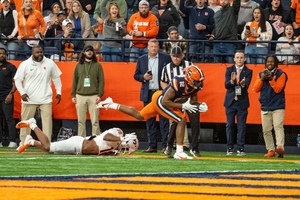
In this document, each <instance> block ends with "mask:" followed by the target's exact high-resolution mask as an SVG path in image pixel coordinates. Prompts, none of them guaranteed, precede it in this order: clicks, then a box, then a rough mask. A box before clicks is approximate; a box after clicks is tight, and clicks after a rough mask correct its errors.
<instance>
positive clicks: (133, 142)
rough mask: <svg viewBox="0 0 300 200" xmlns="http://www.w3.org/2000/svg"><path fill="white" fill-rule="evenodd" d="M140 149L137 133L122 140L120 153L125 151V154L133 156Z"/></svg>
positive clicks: (130, 134) (127, 135)
mask: <svg viewBox="0 0 300 200" xmlns="http://www.w3.org/2000/svg"><path fill="white" fill-rule="evenodd" d="M138 148H139V140H138V139H137V136H136V135H135V133H129V134H126V135H125V137H122V138H121V145H120V150H119V153H121V151H122V150H123V151H124V153H128V154H131V153H133V152H135V151H136V150H138Z"/></svg>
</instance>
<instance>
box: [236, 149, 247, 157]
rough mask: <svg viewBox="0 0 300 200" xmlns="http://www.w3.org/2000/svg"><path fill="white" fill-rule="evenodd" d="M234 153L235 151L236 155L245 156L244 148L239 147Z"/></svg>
mask: <svg viewBox="0 0 300 200" xmlns="http://www.w3.org/2000/svg"><path fill="white" fill-rule="evenodd" d="M236 153H237V155H238V156H245V155H246V153H245V150H244V149H239V150H237V151H236Z"/></svg>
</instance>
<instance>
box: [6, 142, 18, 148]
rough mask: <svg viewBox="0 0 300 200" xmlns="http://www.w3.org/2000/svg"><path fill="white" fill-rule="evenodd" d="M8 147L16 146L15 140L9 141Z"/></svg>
mask: <svg viewBox="0 0 300 200" xmlns="http://www.w3.org/2000/svg"><path fill="white" fill-rule="evenodd" d="M8 147H9V148H16V147H17V143H15V142H9V145H8Z"/></svg>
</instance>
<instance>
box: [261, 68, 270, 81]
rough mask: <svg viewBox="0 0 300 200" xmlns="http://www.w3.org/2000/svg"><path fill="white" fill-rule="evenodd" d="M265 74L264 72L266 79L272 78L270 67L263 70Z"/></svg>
mask: <svg viewBox="0 0 300 200" xmlns="http://www.w3.org/2000/svg"><path fill="white" fill-rule="evenodd" d="M263 74H264V78H263V79H264V80H266V81H269V80H271V79H272V73H271V71H269V70H268V69H266V70H265V71H263Z"/></svg>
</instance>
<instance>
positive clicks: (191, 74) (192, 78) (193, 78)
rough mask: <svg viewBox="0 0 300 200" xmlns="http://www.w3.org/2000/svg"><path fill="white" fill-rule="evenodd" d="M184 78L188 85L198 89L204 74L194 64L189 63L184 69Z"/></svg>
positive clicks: (201, 84)
mask: <svg viewBox="0 0 300 200" xmlns="http://www.w3.org/2000/svg"><path fill="white" fill-rule="evenodd" d="M185 80H186V82H187V84H188V85H189V86H190V87H192V88H194V89H198V88H199V87H202V86H203V80H204V74H203V72H202V70H201V69H200V68H199V67H197V66H196V65H190V66H188V67H187V68H186V69H185Z"/></svg>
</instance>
